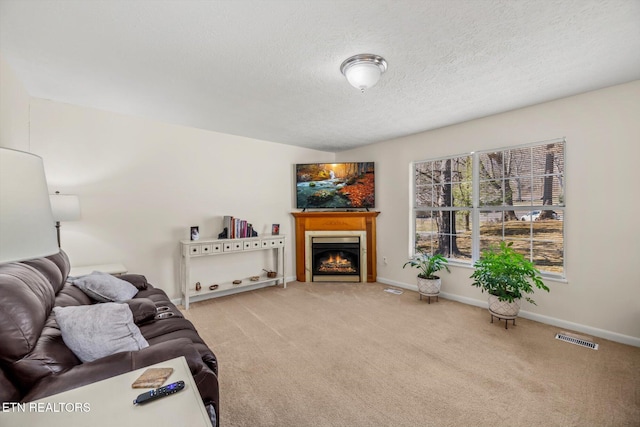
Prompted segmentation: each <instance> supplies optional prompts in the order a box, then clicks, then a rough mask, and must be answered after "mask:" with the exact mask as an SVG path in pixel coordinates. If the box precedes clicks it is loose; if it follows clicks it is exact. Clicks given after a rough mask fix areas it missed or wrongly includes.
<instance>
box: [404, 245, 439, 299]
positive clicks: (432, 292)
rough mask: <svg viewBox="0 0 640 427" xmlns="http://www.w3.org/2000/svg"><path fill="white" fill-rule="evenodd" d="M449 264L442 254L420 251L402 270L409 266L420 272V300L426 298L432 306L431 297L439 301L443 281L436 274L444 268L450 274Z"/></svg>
mask: <svg viewBox="0 0 640 427" xmlns="http://www.w3.org/2000/svg"><path fill="white" fill-rule="evenodd" d="M448 262H449V261H448V260H447V259H446V258H445V257H444V256H443V255H442V254H434V255H429V254H427V253H425V252H422V251H419V252H418V253H417V254H416V255H414V256H413V258H411V259H410V260H409V261H407V262H406V263H405V264H404V265H403V266H402V268H405V267H406V266H407V265H409V266H411V267H415V268H417V269H418V270H419V271H420V273H419V274H418V293H419V294H420V299H422V296H423V295H424V296H426V297H427V298H428V301H429V304H431V297H433V296H435V297H436V300H437V297H438V295H439V294H440V286H441V285H442V281H441V279H440V277H439V276H436V275H435V274H434V273H436V272H438V271H440V270H442V269H443V268H444V269H446V270H447V271H448V272H450V270H449V266H447V263H448Z"/></svg>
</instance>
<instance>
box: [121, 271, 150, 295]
mask: <svg viewBox="0 0 640 427" xmlns="http://www.w3.org/2000/svg"><path fill="white" fill-rule="evenodd" d="M118 279H122V280H126V281H127V282H129V283H131V284H132V285H133V286H135V287H136V288H138V290H139V291H143V290H145V289H147V286H148V285H149V282H147V278H146V277H144V276H143V275H142V274H122V275H120V276H118Z"/></svg>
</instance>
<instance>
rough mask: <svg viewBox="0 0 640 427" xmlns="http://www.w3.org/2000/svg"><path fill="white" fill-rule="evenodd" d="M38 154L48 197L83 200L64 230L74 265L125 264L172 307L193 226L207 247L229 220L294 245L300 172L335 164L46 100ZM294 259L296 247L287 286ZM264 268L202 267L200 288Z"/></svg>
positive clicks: (318, 156)
mask: <svg viewBox="0 0 640 427" xmlns="http://www.w3.org/2000/svg"><path fill="white" fill-rule="evenodd" d="M31 151H32V152H33V153H35V154H38V155H40V156H42V157H43V159H44V165H45V170H46V174H47V180H48V183H49V189H50V190H51V192H54V191H56V190H58V191H60V192H61V193H63V194H77V195H79V197H80V203H81V209H82V219H81V220H80V221H78V222H65V223H63V224H62V248H63V249H64V250H65V251H66V252H67V253H68V254H69V256H70V258H71V261H72V264H73V265H87V264H104V263H112V262H123V263H124V264H125V266H126V267H127V268H128V269H129V271H130V272H137V273H142V274H145V275H146V276H147V278H148V279H149V281H150V282H151V283H152V284H154V285H157V286H159V287H161V288H163V289H164V290H165V291H167V293H168V294H169V296H170V297H172V298H177V297H180V292H179V289H178V285H177V277H178V265H179V264H178V256H179V252H178V241H179V240H182V239H188V238H189V227H190V226H193V225H198V226H200V235H201V238H210V237H217V235H218V233H220V232H221V231H222V217H223V216H224V215H233V216H236V217H241V218H244V219H247V220H248V221H249V222H251V223H253V225H254V227H256V228H257V230H258V232H259V233H260V234H261V235H262V234H267V233H268V234H270V233H271V224H272V223H279V224H281V234H287V235H289V236H291V233H292V231H293V218H292V217H291V214H290V213H291V211H292V210H293V207H294V205H293V196H292V194H294V193H293V191H294V181H293V178H294V173H293V164H294V163H298V162H312V161H333V159H334V158H335V155H334V154H333V153H327V152H321V151H316V150H309V149H304V148H299V147H293V146H289V145H284V144H277V143H272V142H265V141H257V140H253V139H249V138H243V137H238V136H232V135H226V134H221V133H216V132H210V131H204V130H200V129H194V128H188V127H183V126H176V125H170V124H166V123H161V122H157V121H152V120H146V119H141V118H136V117H131V116H125V115H119V114H114V113H108V112H104V111H98V110H94V109H89V108H84V107H78V106H72V105H68V104H61V103H57V102H51V101H46V100H41V99H33V100H32V101H31ZM293 253H294V251H293V239H289V241H288V243H287V248H286V255H287V257H286V258H287V270H288V275H289V276H294V275H295V273H294V264H293V262H294V261H293V259H294V258H293ZM261 258H262V259H261ZM265 259H267V255H266V254H265V253H254V254H248V255H247V256H244V255H243V256H242V257H236V256H234V255H229V256H224V257H208V258H207V259H206V260H205V259H201V260H199V261H198V263H195V264H196V265H195V267H196V269H195V270H196V271H195V274H194V276H193V279H194V280H193V282H195V281H196V280H201V281H203V285H205V284H209V282H211V283H215V282H216V281H222V280H232V279H234V278H238V277H246V276H250V275H254V274H259V273H260V269H261V267H262V266H259V267H258V266H257V264H255V265H254V264H253V263H254V262H255V263H262V262H264V261H265ZM207 260H208V261H207ZM273 267H275V265H274V266H273Z"/></svg>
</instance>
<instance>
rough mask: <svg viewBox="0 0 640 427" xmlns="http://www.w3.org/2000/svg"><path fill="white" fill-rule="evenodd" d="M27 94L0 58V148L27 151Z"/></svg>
mask: <svg viewBox="0 0 640 427" xmlns="http://www.w3.org/2000/svg"><path fill="white" fill-rule="evenodd" d="M29 99H30V97H29V94H28V93H27V91H26V89H25V88H24V86H23V85H22V82H21V81H20V80H18V79H17V78H16V76H15V74H14V72H13V70H12V69H11V68H10V67H9V65H8V64H7V63H6V62H5V61H4V60H3V59H2V57H1V56H0V147H5V148H13V149H15V150H21V151H29Z"/></svg>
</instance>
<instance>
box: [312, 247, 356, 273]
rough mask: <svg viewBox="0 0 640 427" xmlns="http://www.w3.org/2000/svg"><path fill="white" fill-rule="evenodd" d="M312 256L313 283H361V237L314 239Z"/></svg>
mask: <svg viewBox="0 0 640 427" xmlns="http://www.w3.org/2000/svg"><path fill="white" fill-rule="evenodd" d="M311 254H312V258H311V265H312V276H311V277H312V279H311V280H312V281H314V282H359V281H360V237H357V236H348V237H312V238H311Z"/></svg>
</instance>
